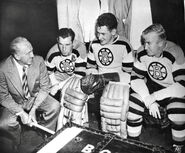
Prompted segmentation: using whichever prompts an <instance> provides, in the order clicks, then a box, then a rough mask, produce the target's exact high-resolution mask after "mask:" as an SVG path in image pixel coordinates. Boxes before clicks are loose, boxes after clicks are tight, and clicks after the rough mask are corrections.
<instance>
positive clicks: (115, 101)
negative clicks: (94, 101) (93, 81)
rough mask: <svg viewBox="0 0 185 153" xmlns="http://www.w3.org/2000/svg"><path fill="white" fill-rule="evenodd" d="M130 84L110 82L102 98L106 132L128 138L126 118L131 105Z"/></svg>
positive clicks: (103, 125)
mask: <svg viewBox="0 0 185 153" xmlns="http://www.w3.org/2000/svg"><path fill="white" fill-rule="evenodd" d="M129 88H130V87H129V85H127V84H123V83H120V82H119V83H118V82H109V84H108V85H107V86H106V87H105V89H104V91H103V94H102V97H101V99H100V115H101V127H102V130H103V131H105V132H110V133H114V134H116V135H118V136H120V137H122V138H127V130H126V120H127V112H128V107H129V104H128V102H129Z"/></svg>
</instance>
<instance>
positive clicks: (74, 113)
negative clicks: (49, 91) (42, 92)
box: [57, 76, 88, 129]
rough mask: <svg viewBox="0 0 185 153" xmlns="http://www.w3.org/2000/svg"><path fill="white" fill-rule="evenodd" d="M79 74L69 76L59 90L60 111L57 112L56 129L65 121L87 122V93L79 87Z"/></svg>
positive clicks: (81, 123) (82, 123) (80, 123)
mask: <svg viewBox="0 0 185 153" xmlns="http://www.w3.org/2000/svg"><path fill="white" fill-rule="evenodd" d="M80 78H81V77H79V76H73V77H71V78H70V79H69V80H68V81H67V82H66V84H65V85H64V86H63V88H62V91H61V105H62V108H61V112H60V114H59V119H58V126H57V129H60V128H62V127H63V125H65V124H66V123H67V122H73V123H76V124H79V125H82V126H83V125H84V124H85V123H87V122H88V110H87V104H86V101H87V99H88V95H86V94H84V93H83V92H82V90H81V87H80Z"/></svg>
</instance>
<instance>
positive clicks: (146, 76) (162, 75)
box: [128, 24, 185, 153]
mask: <svg viewBox="0 0 185 153" xmlns="http://www.w3.org/2000/svg"><path fill="white" fill-rule="evenodd" d="M141 43H142V47H141V48H140V49H139V50H138V55H137V61H136V62H135V63H134V67H133V71H132V74H131V89H132V90H133V92H132V94H131V96H130V98H129V104H130V105H129V106H130V107H129V113H128V136H129V137H132V138H135V139H137V138H138V137H139V136H140V134H141V129H142V121H143V113H144V110H145V109H147V110H148V112H149V114H150V115H151V116H153V117H154V118H156V119H161V115H162V114H160V109H159V108H160V107H163V108H166V110H167V117H168V119H169V121H170V124H171V132H172V140H173V146H174V150H175V152H178V153H181V150H182V147H183V144H184V143H185V58H184V54H183V51H182V50H181V48H180V47H179V46H177V45H176V44H174V43H172V42H169V41H167V40H166V32H165V30H164V28H163V27H162V25H160V24H153V25H151V26H149V27H148V28H146V29H145V30H144V31H143V32H142V35H141Z"/></svg>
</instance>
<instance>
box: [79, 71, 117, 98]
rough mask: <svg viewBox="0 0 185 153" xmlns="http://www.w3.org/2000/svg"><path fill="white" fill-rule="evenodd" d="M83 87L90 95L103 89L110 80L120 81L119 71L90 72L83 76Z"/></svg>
mask: <svg viewBox="0 0 185 153" xmlns="http://www.w3.org/2000/svg"><path fill="white" fill-rule="evenodd" d="M80 81H81V89H82V91H83V92H84V93H86V94H88V95H90V94H92V93H94V92H95V91H98V90H103V89H104V88H105V86H106V85H107V84H108V83H109V81H114V82H119V81H120V78H119V75H118V73H105V74H89V75H86V76H85V77H83V78H81V80H80Z"/></svg>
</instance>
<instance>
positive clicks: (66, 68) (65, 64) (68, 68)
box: [60, 59, 75, 74]
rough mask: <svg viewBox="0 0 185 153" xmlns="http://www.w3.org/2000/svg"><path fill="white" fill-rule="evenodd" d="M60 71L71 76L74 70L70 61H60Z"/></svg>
mask: <svg viewBox="0 0 185 153" xmlns="http://www.w3.org/2000/svg"><path fill="white" fill-rule="evenodd" d="M60 69H61V70H62V71H63V72H66V73H67V74H71V73H73V72H74V70H75V65H74V62H72V61H71V60H69V59H65V60H64V61H61V62H60Z"/></svg>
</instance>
